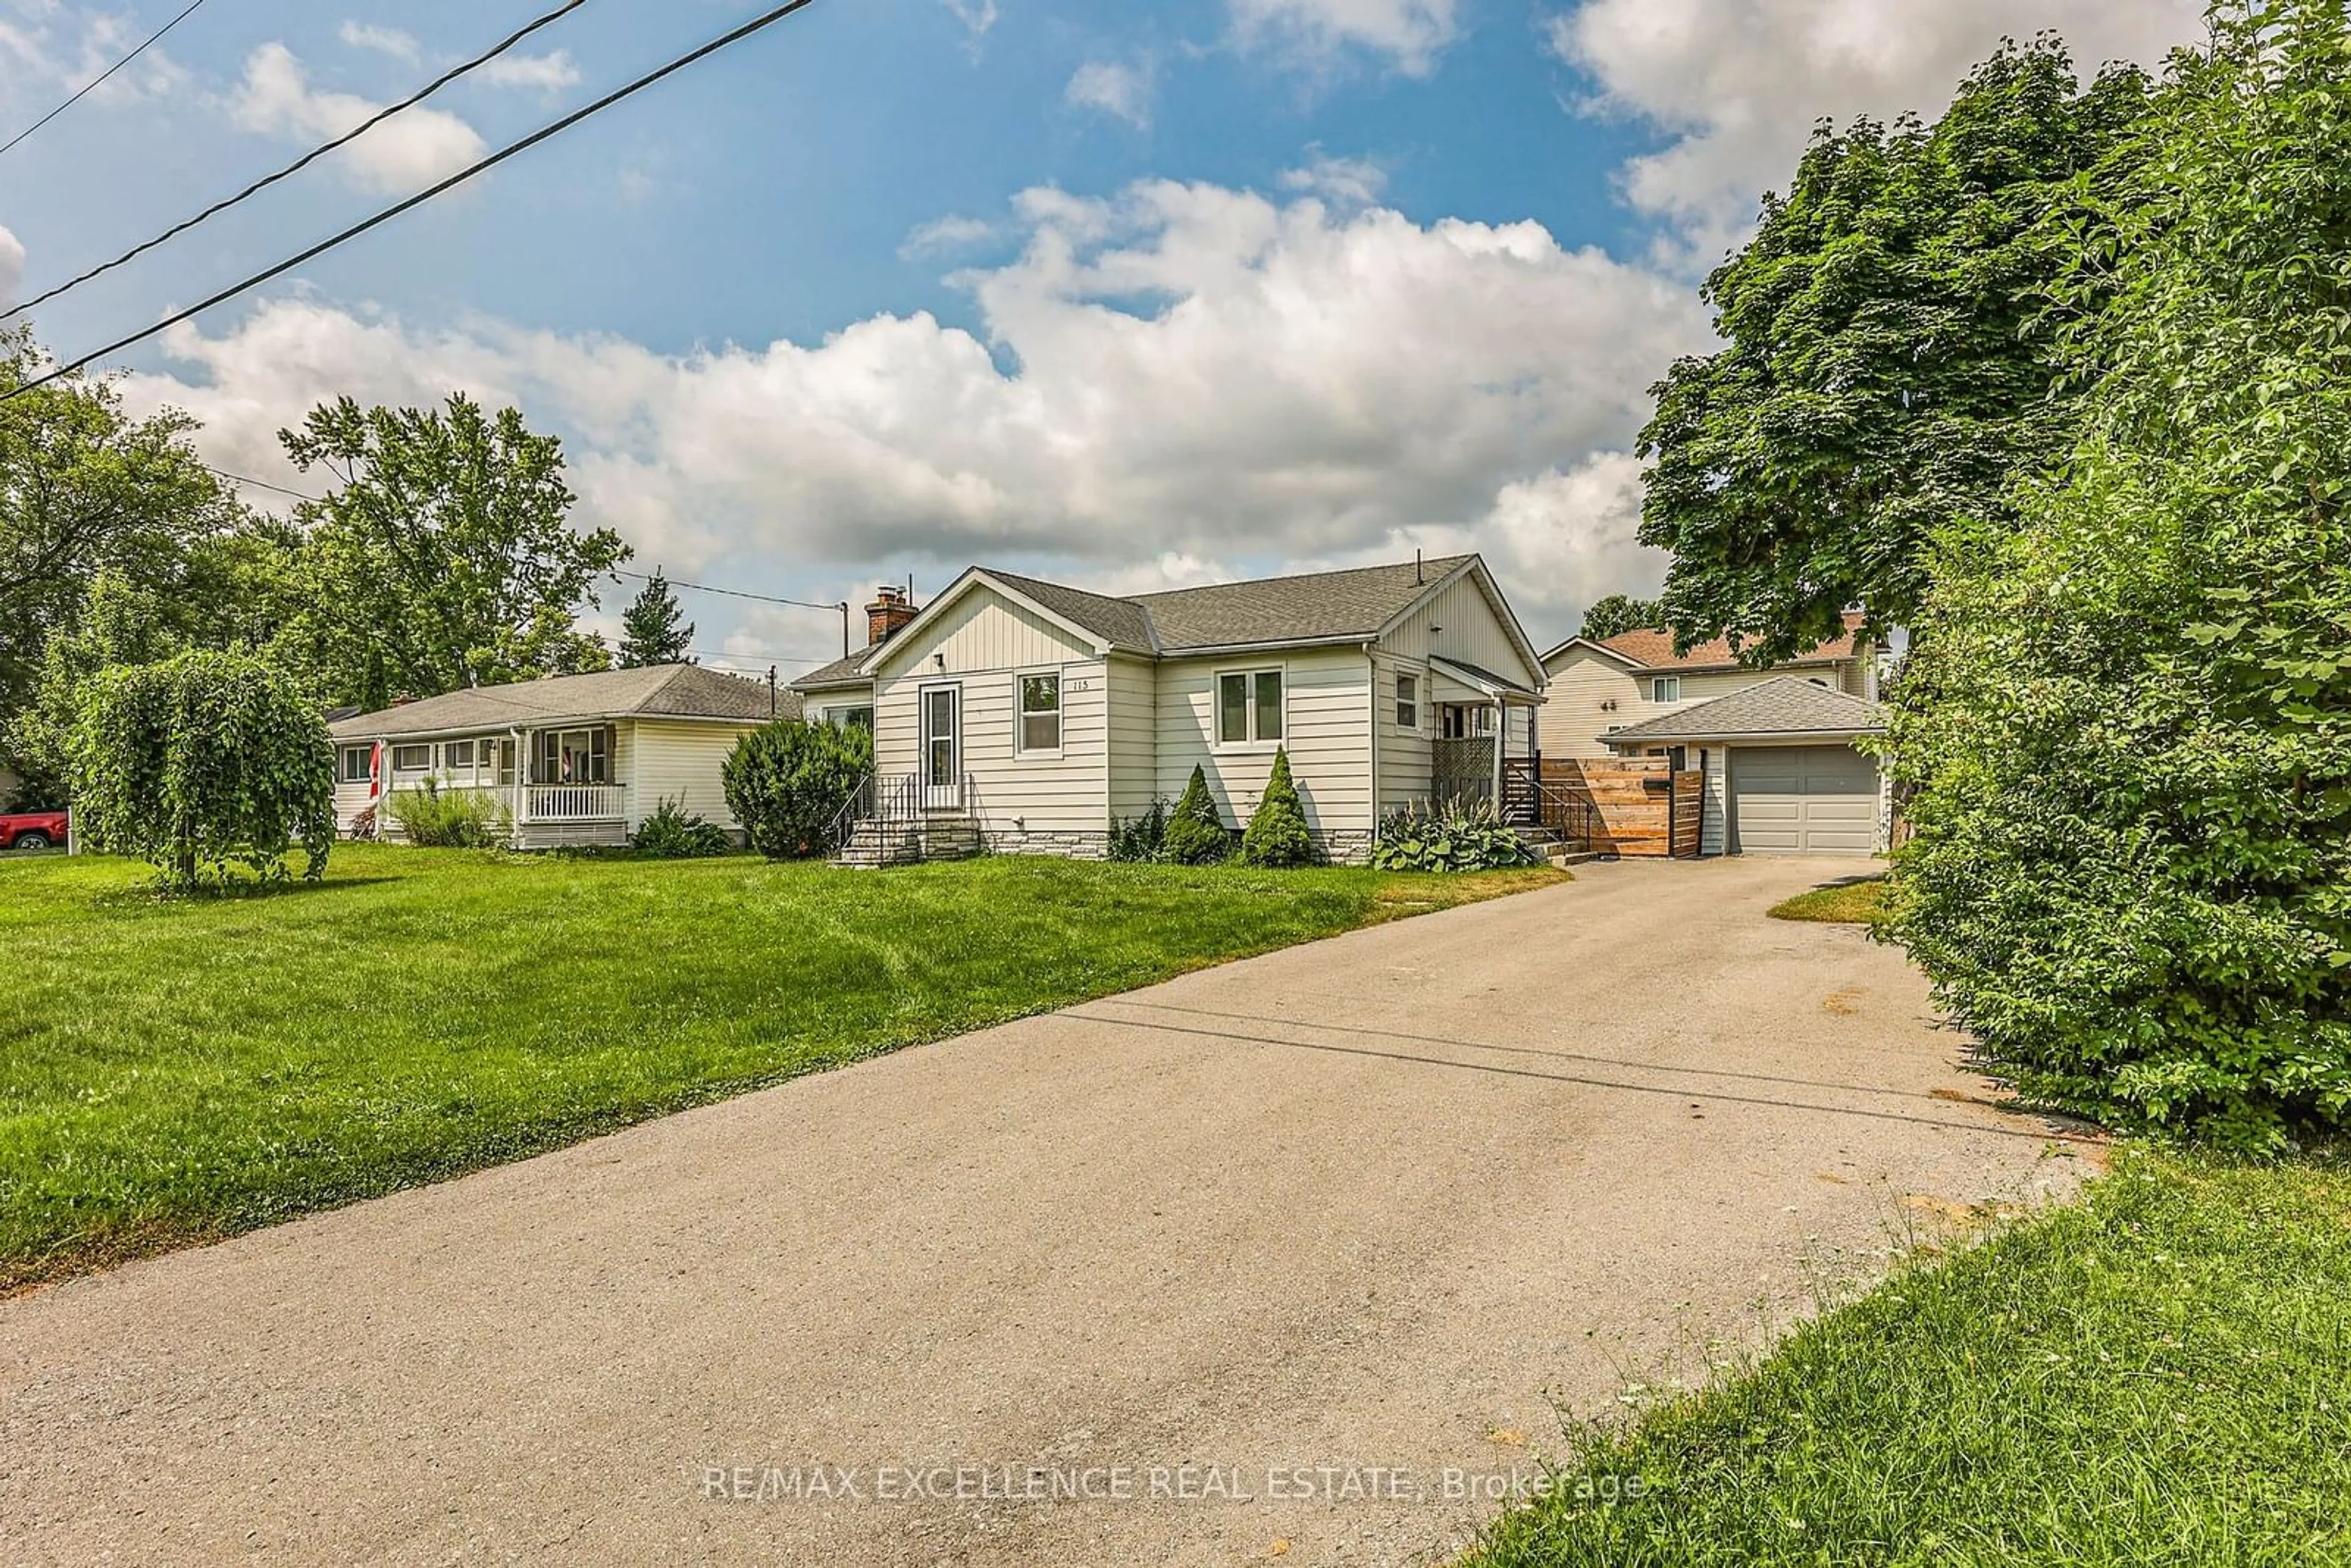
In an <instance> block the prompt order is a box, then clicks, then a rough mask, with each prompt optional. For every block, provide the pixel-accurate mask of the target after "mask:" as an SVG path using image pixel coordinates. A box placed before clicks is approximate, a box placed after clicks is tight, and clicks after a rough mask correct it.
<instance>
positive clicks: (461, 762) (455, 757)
mask: <svg viewBox="0 0 2351 1568" xmlns="http://www.w3.org/2000/svg"><path fill="white" fill-rule="evenodd" d="M441 766H442V767H443V768H445V769H447V770H448V771H449V772H452V773H454V772H455V771H456V770H457V769H458V768H465V770H466V771H468V772H471V771H472V770H473V767H474V743H473V742H472V741H470V740H453V741H451V742H450V743H449V744H448V745H446V746H444V747H442V748H441Z"/></svg>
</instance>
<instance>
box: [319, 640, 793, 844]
mask: <svg viewBox="0 0 2351 1568" xmlns="http://www.w3.org/2000/svg"><path fill="white" fill-rule="evenodd" d="M778 716H783V717H796V716H799V698H798V697H797V696H796V695H793V694H791V693H789V692H778V691H776V690H775V689H773V688H771V687H769V686H768V685H763V684H761V683H759V682H757V681H747V680H744V679H742V678H741V677H739V676H736V675H727V674H719V673H718V672H716V671H715V670H705V669H702V668H699V667H698V666H695V665H693V664H656V665H653V666H650V667H648V668H644V669H635V670H606V671H601V672H599V673H597V674H587V675H556V676H552V677H550V678H549V679H547V680H542V681H522V682H517V683H516V684H514V685H501V686H475V687H473V688H471V689H469V690H465V691H461V692H450V693H447V694H446V695H442V696H437V697H426V698H424V699H423V701H421V702H412V703H402V704H399V705H397V706H392V707H389V708H385V709H383V710H382V711H381V712H379V713H363V714H357V715H353V716H350V717H347V718H341V719H338V720H336V721H335V722H334V723H332V724H330V725H329V726H328V729H329V733H330V734H331V735H332V736H333V737H334V740H335V780H336V783H335V821H336V823H337V825H338V827H339V829H340V831H342V832H345V833H350V832H354V831H360V829H361V826H362V824H363V823H365V822H367V821H373V822H374V824H375V827H376V830H377V831H379V832H380V833H381V835H382V836H383V837H385V838H387V839H392V840H395V841H397V840H398V839H399V837H400V831H399V823H398V822H397V821H396V820H395V819H394V818H393V816H392V812H391V811H390V810H388V809H386V808H385V806H384V802H385V800H387V798H388V797H390V796H391V795H392V794H394V793H397V792H398V791H401V790H404V789H423V787H424V786H425V784H426V783H427V782H428V781H430V782H431V783H433V784H434V786H436V787H437V788H440V789H475V790H481V791H484V792H486V793H488V794H491V795H493V796H495V797H496V799H497V800H498V802H499V803H500V805H502V806H503V807H504V808H505V809H506V811H507V815H508V816H509V817H510V818H511V820H512V821H513V832H514V838H513V843H514V846H515V847H516V848H517V849H551V848H555V847H558V846H563V845H607V846H610V845H620V844H625V843H627V842H628V841H629V837H630V835H631V834H632V833H633V832H635V831H636V828H637V824H638V823H639V822H640V821H643V819H644V818H645V816H646V815H647V814H648V813H650V812H652V811H653V810H655V809H656V808H657V807H658V806H659V805H660V803H661V802H662V801H663V800H676V801H680V802H681V803H682V804H683V805H684V809H685V810H689V811H693V812H696V813H698V814H700V815H701V816H704V817H706V818H708V819H709V820H710V821H714V822H716V823H717V824H719V825H720V826H721V827H724V828H726V830H727V831H730V832H733V831H737V830H738V828H739V824H737V822H736V821H735V819H734V817H733V816H732V815H731V814H730V813H729V812H728V811H727V810H726V794H725V791H724V790H723V789H722V788H721V787H720V783H719V767H720V764H722V763H723V762H724V761H725V760H726V754H727V753H728V752H730V751H732V750H733V749H734V747H735V742H736V741H737V739H738V738H740V737H742V736H744V735H745V734H747V733H748V732H749V731H751V730H754V729H757V728H758V727H760V726H761V725H763V724H766V723H767V722H768V720H769V719H770V718H773V717H778ZM371 812H372V813H373V815H372V817H371V815H370V814H371Z"/></svg>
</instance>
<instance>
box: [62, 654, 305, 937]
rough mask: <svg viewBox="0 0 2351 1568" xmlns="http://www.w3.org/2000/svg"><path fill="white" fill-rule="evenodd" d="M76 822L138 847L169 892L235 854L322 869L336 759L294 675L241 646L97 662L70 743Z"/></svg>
mask: <svg viewBox="0 0 2351 1568" xmlns="http://www.w3.org/2000/svg"><path fill="white" fill-rule="evenodd" d="M68 767H69V768H70V771H71V774H72V781H73V789H74V832H75V834H76V836H77V837H78V838H79V839H80V840H81V841H83V842H84V843H85V844H86V845H88V846H89V847H90V848H92V849H99V850H106V851H110V852H114V853H118V854H129V855H136V856H138V857H139V858H140V859H141V860H144V861H147V862H150V863H151V864H152V865H153V866H154V867H155V868H156V870H157V873H158V881H159V882H160V883H162V886H163V887H165V888H166V889H168V890H171V891H174V892H179V891H185V890H187V889H190V888H193V887H196V886H198V885H200V884H203V883H225V882H226V881H227V880H228V875H229V869H230V867H232V866H236V865H241V866H244V867H246V869H248V870H250V871H251V872H253V873H254V874H255V875H256V876H258V877H259V878H261V879H262V880H263V881H265V882H277V881H282V880H284V879H285V877H286V874H287V873H286V856H287V854H288V853H289V852H291V851H292V849H293V847H294V845H295V844H296V843H297V842H299V843H300V844H301V846H302V851H303V854H304V857H305V860H306V862H307V863H306V864H305V866H304V868H303V875H304V877H305V878H306V879H307V880H308V881H312V882H316V881H318V880H319V878H321V877H323V876H325V875H326V873H327V853H328V851H329V849H330V848H331V847H332V846H333V844H334V841H335V758H334V746H333V743H332V741H331V740H330V739H329V737H328V734H327V721H326V719H325V717H324V716H322V715H321V714H320V713H319V710H318V708H317V707H315V706H312V705H311V703H310V702H309V701H308V699H306V698H305V697H304V696H303V695H302V694H301V692H300V691H299V690H298V689H297V687H296V686H295V685H294V683H293V682H292V681H291V680H289V679H287V677H286V676H285V675H284V674H280V673H279V672H278V671H277V670H274V669H272V668H271V667H270V666H269V665H267V664H263V663H262V662H261V661H260V660H258V659H256V658H253V657H251V656H249V655H247V654H244V653H182V654H179V655H178V656H177V657H175V658H171V659H166V660H164V661H162V663H160V664H121V665H115V666H113V667H111V668H108V669H104V670H100V671H99V672H98V673H97V674H94V675H92V676H91V677H90V678H89V681H88V683H87V684H86V685H85V686H84V687H83V691H82V695H81V699H80V701H79V703H78V716H77V717H76V720H75V724H74V728H73V732H72V736H71V738H70V741H69V743H68Z"/></svg>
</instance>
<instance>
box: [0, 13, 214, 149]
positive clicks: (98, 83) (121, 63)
mask: <svg viewBox="0 0 2351 1568" xmlns="http://www.w3.org/2000/svg"><path fill="white" fill-rule="evenodd" d="M203 4H204V0H195V4H194V5H190V6H189V7H188V8H187V9H186V10H184V11H183V12H181V13H180V14H179V15H178V16H174V17H172V19H171V20H170V21H168V22H166V23H164V24H163V25H162V26H160V27H158V28H156V29H155V30H154V31H153V32H152V33H150V34H149V35H147V41H146V43H143V44H141V45H140V46H139V47H137V48H135V49H133V50H131V52H130V53H129V54H127V55H125V56H123V57H121V58H120V59H119V60H117V61H115V62H114V63H113V64H112V65H110V66H109V67H107V68H106V69H105V70H104V71H103V72H101V73H100V74H99V77H98V78H97V79H96V80H95V81H92V82H90V83H89V84H88V85H87V86H85V87H84V88H83V89H81V90H80V91H79V92H78V93H76V94H74V95H73V96H72V97H71V98H69V99H66V100H65V101H64V102H63V103H61V104H59V105H57V108H55V109H53V110H49V112H48V113H47V114H45V115H43V116H41V118H40V119H38V120H35V121H33V123H32V124H30V125H27V126H26V127H25V129H24V130H22V131H18V132H16V135H14V136H11V137H10V138H8V141H7V144H6V145H5V146H0V155H5V153H6V152H8V151H9V150H10V149H11V148H14V147H15V146H16V143H17V142H19V141H23V140H25V138H26V137H27V136H30V135H31V134H32V133H33V132H34V131H38V130H39V129H40V128H41V127H42V126H44V125H47V123H48V122H49V121H50V120H55V119H56V118H57V116H58V115H60V114H63V113H64V112H65V111H66V110H68V109H71V108H72V107H73V106H74V105H75V104H78V103H79V102H80V101H81V100H82V99H85V98H88V97H89V95H90V94H91V93H93V92H95V91H97V90H98V89H99V88H100V87H102V86H104V85H105V83H106V80H107V78H109V77H111V76H112V75H113V74H114V73H115V72H117V71H119V70H120V69H121V68H123V67H125V66H127V65H129V64H130V63H131V61H133V60H135V59H137V58H138V57H140V56H141V55H143V54H145V53H146V52H147V50H148V49H149V47H152V45H154V44H156V43H159V42H161V41H162V37H163V35H164V34H166V33H168V32H170V31H171V30H172V28H174V27H176V26H179V25H180V24H181V23H183V22H184V21H186V20H187V19H188V18H189V17H190V16H194V15H195V12H196V6H198V5H203Z"/></svg>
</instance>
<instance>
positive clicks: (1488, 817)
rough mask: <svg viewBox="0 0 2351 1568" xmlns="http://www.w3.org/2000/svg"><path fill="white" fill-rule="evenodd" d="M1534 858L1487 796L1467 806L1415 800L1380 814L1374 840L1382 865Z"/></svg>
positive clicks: (1489, 863) (1449, 865)
mask: <svg viewBox="0 0 2351 1568" xmlns="http://www.w3.org/2000/svg"><path fill="white" fill-rule="evenodd" d="M1535 859H1536V856H1535V852H1534V851H1532V850H1531V849H1529V848H1528V847H1527V841H1525V840H1524V839H1522V838H1520V837H1519V833H1518V830H1517V829H1515V828H1513V827H1511V826H1510V825H1509V824H1508V823H1506V822H1504V821H1502V820H1501V818H1500V817H1499V816H1497V815H1496V814H1495V811H1494V807H1493V804H1492V802H1490V801H1487V800H1480V801H1479V802H1478V803H1477V804H1476V805H1474V806H1468V807H1462V806H1458V805H1457V806H1447V807H1437V806H1433V805H1431V804H1429V803H1428V802H1426V801H1425V800H1421V801H1415V802H1414V803H1413V804H1411V805H1409V806H1407V807H1405V809H1404V810H1400V811H1391V812H1389V813H1388V814H1387V815H1386V816H1384V817H1383V818H1381V819H1380V825H1379V830H1378V831H1377V832H1376V833H1375V834H1374V836H1373V840H1372V863H1373V864H1374V865H1375V866H1377V867H1378V868H1379V869H1380V870H1382V871H1499V870H1501V869H1503V868H1504V867H1506V866H1519V865H1532V864H1534V863H1535Z"/></svg>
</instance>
